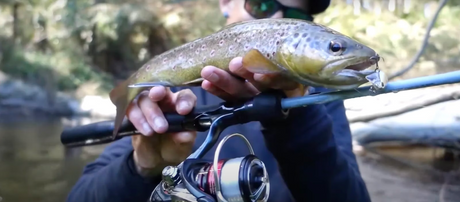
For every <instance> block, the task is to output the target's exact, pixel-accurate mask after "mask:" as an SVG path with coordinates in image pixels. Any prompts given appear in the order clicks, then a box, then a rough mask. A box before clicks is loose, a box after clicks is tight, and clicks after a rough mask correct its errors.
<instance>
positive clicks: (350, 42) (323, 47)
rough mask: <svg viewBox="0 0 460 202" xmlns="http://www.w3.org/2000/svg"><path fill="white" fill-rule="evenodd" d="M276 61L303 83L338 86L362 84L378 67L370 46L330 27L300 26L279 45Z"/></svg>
mask: <svg viewBox="0 0 460 202" xmlns="http://www.w3.org/2000/svg"><path fill="white" fill-rule="evenodd" d="M277 50H278V52H277V56H276V57H277V62H279V64H280V65H282V66H283V67H284V68H286V69H287V71H288V72H289V74H291V76H294V77H296V78H297V79H299V80H302V81H304V82H303V83H305V84H310V85H312V84H318V85H322V86H330V87H337V88H340V86H347V85H348V86H350V85H352V86H353V84H362V83H365V82H366V79H365V76H366V75H369V74H370V73H372V72H373V71H370V70H369V69H370V68H371V67H373V66H375V67H377V63H378V62H379V60H380V56H379V54H377V53H376V51H375V50H373V49H372V48H370V47H368V46H366V45H363V44H362V43H360V42H358V41H356V40H354V39H352V38H350V37H347V36H345V35H343V34H340V33H338V32H336V31H334V30H332V29H330V28H327V27H322V26H318V27H316V28H314V29H313V30H312V28H309V29H303V30H302V29H299V30H297V32H293V33H292V34H290V36H287V37H285V38H284V39H283V41H282V43H280V45H279V46H278V49H277Z"/></svg>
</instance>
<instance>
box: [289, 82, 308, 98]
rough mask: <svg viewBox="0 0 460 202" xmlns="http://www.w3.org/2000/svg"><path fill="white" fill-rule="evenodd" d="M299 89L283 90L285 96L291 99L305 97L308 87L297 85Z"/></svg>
mask: <svg viewBox="0 0 460 202" xmlns="http://www.w3.org/2000/svg"><path fill="white" fill-rule="evenodd" d="M298 85H299V87H297V88H296V89H294V90H285V91H284V92H285V94H286V96H287V97H289V98H291V97H302V96H305V94H308V92H307V91H308V86H306V85H303V84H300V83H299V84H298Z"/></svg>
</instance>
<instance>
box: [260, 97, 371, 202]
mask: <svg viewBox="0 0 460 202" xmlns="http://www.w3.org/2000/svg"><path fill="white" fill-rule="evenodd" d="M262 125H263V126H264V129H263V133H264V136H265V138H266V141H267V146H268V148H269V149H270V151H271V152H272V153H273V155H274V156H275V158H276V159H277V161H278V164H279V167H280V172H281V174H282V176H283V178H284V180H285V182H286V184H287V186H288V187H289V189H290V191H291V193H292V195H293V196H294V198H295V199H296V200H297V201H370V199H369V196H368V193H367V189H366V186H365V184H364V182H363V180H362V178H361V176H360V175H359V172H358V170H357V169H356V167H355V166H354V164H352V163H350V161H352V159H350V158H348V159H347V157H346V155H345V154H344V153H343V151H341V150H340V149H339V147H338V145H337V143H336V140H335V137H334V134H333V127H332V121H331V120H330V117H329V116H328V115H327V113H326V108H325V107H324V106H323V105H316V106H308V107H306V108H298V109H293V110H291V112H290V116H289V118H288V119H287V120H285V121H283V122H278V123H263V124H262Z"/></svg>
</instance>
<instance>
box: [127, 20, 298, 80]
mask: <svg viewBox="0 0 460 202" xmlns="http://www.w3.org/2000/svg"><path fill="white" fill-rule="evenodd" d="M301 26H302V24H298V23H296V22H295V21H287V22H272V21H266V22H258V23H250V22H244V23H238V24H234V25H230V26H229V27H225V28H224V29H223V30H220V31H218V32H217V33H215V34H212V35H210V36H206V37H203V38H200V39H197V40H195V41H192V42H190V43H187V44H184V45H182V46H179V47H177V48H174V49H172V50H169V51H167V52H165V53H163V54H161V55H158V56H157V57H154V58H153V59H151V60H150V61H149V62H147V63H146V64H145V65H144V66H142V67H141V68H140V69H139V70H138V71H137V72H136V73H135V74H134V75H133V76H132V77H131V78H130V79H131V81H132V82H131V83H130V84H134V83H142V82H148V81H156V82H161V83H164V84H165V85H166V84H169V85H171V86H181V85H184V84H185V83H187V82H189V81H190V80H194V79H198V78H200V77H201V69H202V68H203V67H204V66H207V65H213V66H216V67H218V68H221V69H224V70H227V71H228V63H229V62H230V60H232V59H233V58H235V57H237V56H243V55H244V54H245V53H247V52H248V51H249V50H250V49H253V48H255V49H258V50H259V51H260V52H261V53H262V54H263V55H264V56H266V57H267V58H269V59H274V56H275V54H276V49H277V47H278V46H279V44H280V43H281V41H282V40H284V39H286V37H288V36H289V35H290V33H292V32H293V31H294V30H295V29H298V28H299V27H301Z"/></svg>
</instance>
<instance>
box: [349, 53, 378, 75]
mask: <svg viewBox="0 0 460 202" xmlns="http://www.w3.org/2000/svg"><path fill="white" fill-rule="evenodd" d="M379 61H380V56H379V55H378V54H376V55H374V56H372V57H370V58H369V59H367V60H365V61H361V62H358V63H355V64H352V65H348V66H346V67H345V68H344V69H347V70H355V71H363V70H367V69H368V68H369V67H371V66H374V65H376V67H377V68H378V62H379Z"/></svg>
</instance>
